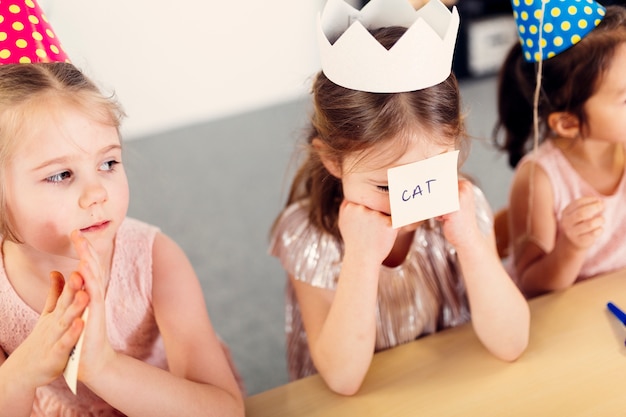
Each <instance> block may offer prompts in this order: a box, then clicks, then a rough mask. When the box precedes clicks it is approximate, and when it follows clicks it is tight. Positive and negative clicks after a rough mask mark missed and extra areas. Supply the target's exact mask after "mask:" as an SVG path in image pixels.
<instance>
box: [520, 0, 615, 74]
mask: <svg viewBox="0 0 626 417" xmlns="http://www.w3.org/2000/svg"><path fill="white" fill-rule="evenodd" d="M511 4H512V5H513V16H514V18H515V23H516V24H517V31H518V35H519V38H520V43H521V45H522V50H523V52H524V58H525V59H526V61H528V62H538V61H540V60H545V59H548V58H551V57H553V56H555V55H556V54H558V53H560V52H563V51H564V50H566V49H568V48H569V47H571V46H573V45H575V44H577V43H578V42H580V40H581V39H582V38H584V37H585V36H586V35H587V34H588V33H589V32H591V31H592V30H593V29H594V28H595V27H596V26H598V24H599V23H600V21H601V20H602V18H604V14H605V8H604V7H603V6H601V5H600V4H598V3H596V2H595V1H593V0H511ZM542 15H543V19H542ZM542 20H543V24H542Z"/></svg>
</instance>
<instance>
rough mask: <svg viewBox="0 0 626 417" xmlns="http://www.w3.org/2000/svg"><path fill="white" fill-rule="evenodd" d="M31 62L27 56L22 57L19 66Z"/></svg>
mask: <svg viewBox="0 0 626 417" xmlns="http://www.w3.org/2000/svg"><path fill="white" fill-rule="evenodd" d="M31 62H32V61H31V60H30V58H29V57H27V56H23V57H21V58H20V64H30V63H31Z"/></svg>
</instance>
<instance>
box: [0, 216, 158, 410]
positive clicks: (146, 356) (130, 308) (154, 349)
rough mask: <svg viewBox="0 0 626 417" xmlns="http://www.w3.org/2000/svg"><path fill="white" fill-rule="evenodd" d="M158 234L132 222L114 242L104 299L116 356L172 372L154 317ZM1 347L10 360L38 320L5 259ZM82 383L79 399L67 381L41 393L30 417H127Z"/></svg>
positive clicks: (0, 269)
mask: <svg viewBox="0 0 626 417" xmlns="http://www.w3.org/2000/svg"><path fill="white" fill-rule="evenodd" d="M157 232H158V229H157V228H156V227H154V226H150V225H148V224H145V223H142V222H140V221H138V220H134V219H130V218H127V219H126V220H125V221H124V222H123V223H122V225H121V227H120V229H119V231H118V233H117V236H116V238H115V253H114V255H113V262H112V266H111V277H110V281H109V284H108V288H107V293H106V297H105V303H106V311H107V323H106V325H107V330H108V332H109V339H110V341H111V344H112V345H113V348H114V349H115V350H116V351H119V352H124V353H125V354H127V355H129V356H133V357H135V358H137V359H141V360H142V361H144V362H147V363H150V364H152V365H154V366H157V367H159V368H162V369H167V362H166V357H165V350H164V348H163V344H162V341H161V337H160V335H159V329H158V328H157V324H156V321H155V318H154V315H153V311H152V244H153V242H154V237H155V235H156V233H157ZM0 317H1V318H2V319H1V320H0V347H1V348H2V350H3V351H4V352H6V353H7V354H9V355H10V354H11V352H13V351H14V350H15V349H16V348H17V347H18V346H19V345H20V344H21V343H22V341H23V340H24V339H25V338H26V336H28V334H30V332H31V331H32V329H33V327H34V326H35V323H36V322H37V320H38V318H39V314H38V313H37V312H35V311H34V310H33V309H31V308H30V307H29V306H28V305H27V304H25V303H24V302H23V301H22V299H21V298H20V297H19V296H18V295H17V293H16V292H15V291H14V290H13V287H12V286H11V283H10V282H9V280H8V278H7V275H6V271H5V269H4V261H3V259H0ZM122 415H123V414H121V413H120V412H118V411H116V410H115V409H113V408H112V407H111V406H110V405H108V404H107V403H105V402H104V401H103V400H102V399H101V398H99V397H98V396H96V395H95V394H94V393H93V392H91V391H90V390H89V389H88V388H87V387H85V385H83V384H82V383H80V382H78V387H77V395H74V394H73V393H72V392H71V391H70V389H69V388H68V386H67V384H66V383H65V380H64V379H63V377H59V378H57V379H56V380H55V381H53V382H52V383H51V384H49V385H47V386H43V387H40V388H38V389H37V394H36V400H35V404H34V406H33V412H32V414H31V416H46V417H51V416H63V417H79V416H80V417H88V416H122Z"/></svg>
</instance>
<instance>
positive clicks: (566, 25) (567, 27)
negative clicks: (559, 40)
mask: <svg viewBox="0 0 626 417" xmlns="http://www.w3.org/2000/svg"><path fill="white" fill-rule="evenodd" d="M571 27H572V24H571V23H570V22H562V23H561V30H570V28H571Z"/></svg>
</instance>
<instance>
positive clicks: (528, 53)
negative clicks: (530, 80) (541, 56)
mask: <svg viewBox="0 0 626 417" xmlns="http://www.w3.org/2000/svg"><path fill="white" fill-rule="evenodd" d="M524 56H525V57H526V60H527V61H530V57H531V55H530V52H525V53H524Z"/></svg>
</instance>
